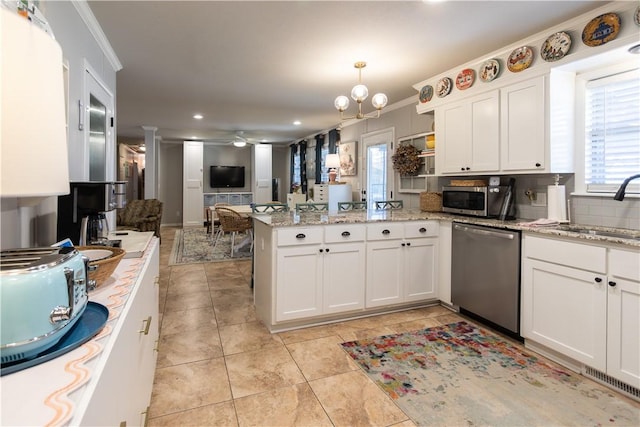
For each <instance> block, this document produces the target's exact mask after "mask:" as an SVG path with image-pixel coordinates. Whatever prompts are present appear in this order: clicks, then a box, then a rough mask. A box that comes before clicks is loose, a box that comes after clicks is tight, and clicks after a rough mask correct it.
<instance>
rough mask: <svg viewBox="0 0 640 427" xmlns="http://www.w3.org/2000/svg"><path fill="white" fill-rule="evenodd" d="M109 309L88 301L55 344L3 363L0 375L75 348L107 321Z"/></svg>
mask: <svg viewBox="0 0 640 427" xmlns="http://www.w3.org/2000/svg"><path fill="white" fill-rule="evenodd" d="M108 317H109V309H108V308H107V307H105V306H104V305H102V304H98V303H97V302H92V301H89V302H88V303H87V307H86V308H85V310H84V313H82V315H81V316H80V318H79V319H78V321H77V322H76V324H75V325H73V326H72V327H71V329H69V331H68V332H67V333H66V334H65V335H64V336H63V337H62V338H61V339H60V341H58V343H57V344H56V345H54V346H53V347H50V348H48V349H47V350H45V351H43V352H42V353H40V354H38V355H37V356H36V357H34V358H33V359H29V360H21V361H17V362H11V363H5V364H4V365H2V366H1V367H0V376H4V375H9V374H13V373H14V372H18V371H21V370H23V369H27V368H31V367H32V366H36V365H39V364H41V363H44V362H47V361H49V360H52V359H55V358H56V357H58V356H62V355H63V354H65V353H68V352H70V351H71V350H75V349H76V348H78V347H80V346H81V345H82V344H84V343H86V342H87V341H89V340H90V339H91V338H93V337H94V336H95V335H96V334H97V333H98V332H100V330H101V329H102V327H103V326H104V325H105V323H107V319H108Z"/></svg>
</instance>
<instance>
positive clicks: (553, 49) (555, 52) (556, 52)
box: [540, 31, 571, 62]
mask: <svg viewBox="0 0 640 427" xmlns="http://www.w3.org/2000/svg"><path fill="white" fill-rule="evenodd" d="M570 48H571V36H570V35H569V34H567V33H565V32H564V31H560V32H558V33H555V34H552V35H550V36H549V37H548V38H547V39H546V40H545V41H544V43H542V46H541V47H540V56H541V57H542V59H544V60H545V61H547V62H553V61H557V60H559V59H562V58H564V56H565V55H566V54H567V53H569V49H570Z"/></svg>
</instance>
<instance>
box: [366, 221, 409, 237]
mask: <svg viewBox="0 0 640 427" xmlns="http://www.w3.org/2000/svg"><path fill="white" fill-rule="evenodd" d="M403 231H404V226H403V224H402V223H389V222H384V223H380V224H369V225H367V240H391V239H402V237H403V235H404V233H403Z"/></svg>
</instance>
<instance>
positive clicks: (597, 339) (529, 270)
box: [522, 258, 607, 371]
mask: <svg viewBox="0 0 640 427" xmlns="http://www.w3.org/2000/svg"><path fill="white" fill-rule="evenodd" d="M606 288H607V284H606V277H605V276H604V275H599V274H596V273H592V272H588V271H584V270H579V269H575V268H569V267H565V266H562V265H557V264H552V263H548V262H542V261H538V260H533V259H530V258H525V260H524V262H523V277H522V301H523V306H522V336H523V337H524V338H527V339H531V340H533V341H535V342H538V343H540V344H542V345H545V346H547V347H549V348H551V349H553V350H556V351H558V352H560V353H562V354H564V355H566V356H568V357H571V358H573V359H575V360H577V361H579V362H582V363H584V364H586V365H589V366H591V367H594V368H596V369H600V370H602V371H604V369H606V343H607V336H606V333H607V331H606V324H607V323H606V322H607V290H606Z"/></svg>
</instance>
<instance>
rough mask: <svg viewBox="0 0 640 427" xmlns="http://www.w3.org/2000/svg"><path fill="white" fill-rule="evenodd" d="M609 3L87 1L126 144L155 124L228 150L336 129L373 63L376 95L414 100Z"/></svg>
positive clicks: (369, 80)
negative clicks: (427, 83)
mask: <svg viewBox="0 0 640 427" xmlns="http://www.w3.org/2000/svg"><path fill="white" fill-rule="evenodd" d="M604 3H605V2H599V1H505V2H500V1H350V2H349V1H280V2H276V1H257V2H250V1H224V2H222V1H194V2H190V1H158V2H155V1H104V0H101V1H89V2H88V4H89V6H90V7H91V9H92V11H93V13H94V15H95V17H96V18H97V20H98V22H99V23H100V25H101V27H102V30H103V31H104V33H105V35H106V36H107V38H108V40H109V42H110V43H111V46H112V47H113V49H114V51H115V53H116V55H117V56H118V58H119V60H120V62H121V63H122V66H123V68H122V70H120V71H118V73H117V95H116V103H117V107H116V108H117V124H118V125H117V126H118V139H119V140H128V139H140V138H142V137H143V135H144V131H143V129H142V126H156V127H157V128H158V130H157V132H156V135H157V136H160V137H161V138H162V139H163V141H174V140H175V141H183V140H189V139H197V140H203V141H215V142H221V141H226V140H231V139H232V138H233V136H234V135H235V133H236V132H243V135H244V137H246V138H249V139H250V141H256V142H257V141H265V142H275V143H286V142H291V141H297V140H300V139H302V138H304V137H307V136H311V135H314V134H315V133H317V132H319V131H322V130H328V129H331V128H334V127H336V126H337V125H338V124H339V122H340V117H339V113H338V111H337V110H336V109H335V108H334V106H333V102H334V99H335V97H336V96H338V95H341V94H344V95H349V93H350V91H351V87H352V86H353V85H355V84H356V82H357V78H358V73H357V70H356V69H355V68H354V67H353V64H354V62H356V61H366V62H367V67H366V68H364V69H363V72H362V80H363V83H365V84H366V85H367V86H368V88H369V91H370V96H371V95H373V94H374V93H376V92H384V93H386V94H387V96H388V98H389V105H391V104H393V103H396V102H399V101H403V100H406V99H407V98H409V97H414V96H415V97H416V103H417V93H416V91H415V89H413V88H412V87H411V86H412V85H413V84H415V83H417V82H420V81H422V80H425V79H427V78H429V77H432V76H434V75H437V74H439V73H442V72H444V71H446V70H448V69H451V68H454V67H456V66H458V65H460V64H463V63H465V62H468V61H471V60H473V59H475V58H478V57H481V56H482V55H483V54H488V53H490V52H492V51H494V50H497V49H499V48H501V47H504V46H507V45H509V44H511V43H515V42H517V41H518V40H520V39H523V38H525V37H527V36H529V35H532V34H535V33H537V32H539V31H542V30H544V29H546V28H549V27H552V26H554V25H557V24H560V23H562V22H563V21H566V20H568V19H570V18H572V17H574V16H577V15H579V14H582V13H585V12H587V11H589V10H592V9H594V8H596V7H598V6H600V5H601V4H604ZM352 104H354V103H353V102H352ZM365 104H366V107H365V112H368V111H371V110H372V109H373V108H372V107H371V104H370V99H367V101H365ZM354 109H355V106H354V105H351V107H350V108H349V110H348V111H347V113H353V112H354ZM196 113H199V114H202V115H203V116H204V117H203V119H201V120H195V119H194V118H193V115H194V114H196ZM296 120H299V121H300V122H301V124H300V125H294V124H293V122H294V121H296Z"/></svg>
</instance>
